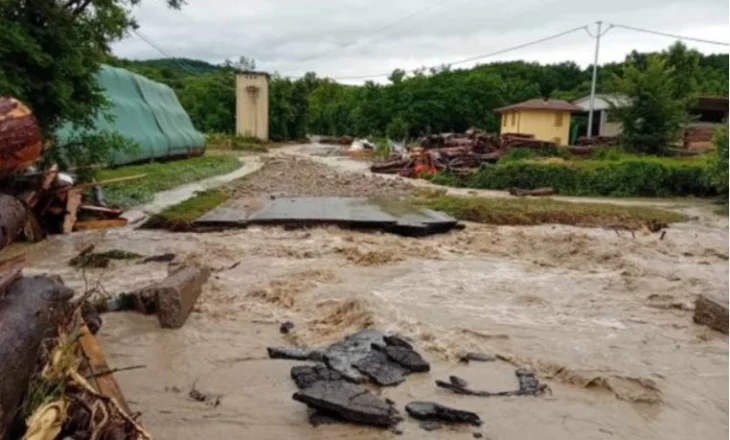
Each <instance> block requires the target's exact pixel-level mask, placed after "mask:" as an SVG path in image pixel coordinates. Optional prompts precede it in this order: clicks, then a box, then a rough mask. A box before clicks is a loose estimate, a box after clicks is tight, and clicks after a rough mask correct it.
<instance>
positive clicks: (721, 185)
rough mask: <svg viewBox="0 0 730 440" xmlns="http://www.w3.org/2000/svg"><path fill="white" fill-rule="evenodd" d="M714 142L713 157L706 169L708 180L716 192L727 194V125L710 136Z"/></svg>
mask: <svg viewBox="0 0 730 440" xmlns="http://www.w3.org/2000/svg"><path fill="white" fill-rule="evenodd" d="M712 142H713V144H715V157H713V159H712V162H711V164H710V167H709V169H708V173H707V174H708V180H709V182H710V184H712V185H713V186H714V187H715V188H716V189H717V192H718V193H720V194H722V195H724V196H727V194H728V125H727V124H726V125H725V126H724V127H720V128H719V129H718V130H717V131H716V132H715V136H714V137H713V138H712Z"/></svg>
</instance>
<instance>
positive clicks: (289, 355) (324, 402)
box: [267, 329, 549, 437]
mask: <svg viewBox="0 0 730 440" xmlns="http://www.w3.org/2000/svg"><path fill="white" fill-rule="evenodd" d="M267 351H268V354H269V358H271V359H289V360H296V361H311V362H314V363H310V364H304V365H295V366H294V367H292V368H291V373H290V375H291V379H292V380H293V381H294V383H295V384H296V387H297V388H298V390H299V391H297V392H296V393H294V395H293V396H292V398H293V399H294V400H296V401H298V402H301V403H304V404H305V405H307V406H308V407H309V408H310V410H311V411H310V413H309V421H310V423H311V424H312V425H314V426H318V425H320V424H324V423H328V424H329V423H342V422H350V423H358V424H364V425H372V426H379V427H386V428H390V429H391V430H394V431H395V432H401V431H400V430H399V429H397V428H396V425H397V424H399V423H400V422H401V421H403V416H402V415H401V412H400V411H399V410H398V409H397V408H396V403H395V402H393V401H391V400H390V399H382V398H380V397H379V395H380V393H379V392H377V390H376V391H373V387H393V386H397V385H399V384H401V383H403V382H404V381H405V380H406V377H407V376H408V375H410V374H417V373H420V374H425V373H428V372H429V371H430V370H431V365H430V364H429V362H428V361H426V360H425V359H424V358H423V356H422V355H421V354H420V353H418V352H417V351H416V350H415V348H414V347H413V345H412V344H411V343H410V342H409V341H408V340H407V339H406V338H404V337H402V336H399V335H396V334H386V333H383V332H381V331H378V330H375V329H365V330H361V331H359V332H357V333H354V334H352V335H350V336H347V337H345V338H344V339H342V340H340V341H338V342H335V343H334V344H332V345H330V346H328V347H325V348H322V349H308V348H302V347H269V348H268V349H267ZM466 358H468V359H472V360H474V361H493V360H495V359H494V358H492V357H490V356H486V355H483V354H480V353H469V354H468V355H467V356H466ZM515 374H516V375H517V377H518V379H519V389H518V390H515V391H501V392H485V391H473V390H471V389H469V388H468V384H467V382H466V381H465V380H463V379H460V378H458V377H456V376H451V378H450V381H451V382H448V383H444V382H442V381H438V380H437V381H436V385H437V386H438V387H442V388H447V389H449V390H451V391H453V392H455V393H457V394H464V395H474V396H482V397H493V396H537V395H541V394H543V393H544V392H545V391H546V390H547V391H549V388H548V387H547V386H546V385H544V384H541V383H540V382H539V381H538V380H537V378H536V377H535V375H534V374H533V373H532V372H530V371H528V370H526V369H518V370H517V371H516V373H515ZM405 413H407V414H408V415H409V416H410V417H412V418H413V419H416V420H418V421H419V426H420V427H421V428H422V429H424V430H428V431H432V430H435V429H439V428H441V427H442V425H443V424H463V425H471V426H477V427H478V426H481V425H482V420H481V418H480V417H479V415H478V414H476V413H473V412H470V411H464V410H460V409H455V408H450V407H447V406H444V405H441V404H439V403H435V402H428V401H413V402H410V403H408V404H406V405H405ZM474 435H475V437H478V436H481V433H479V432H476V433H474Z"/></svg>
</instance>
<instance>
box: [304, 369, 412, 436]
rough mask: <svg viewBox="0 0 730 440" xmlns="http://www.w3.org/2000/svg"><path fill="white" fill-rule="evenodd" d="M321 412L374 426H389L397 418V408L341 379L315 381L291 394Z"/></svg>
mask: <svg viewBox="0 0 730 440" xmlns="http://www.w3.org/2000/svg"><path fill="white" fill-rule="evenodd" d="M292 398H293V399H294V400H296V401H298V402H302V403H304V404H306V405H307V406H309V407H310V408H314V409H316V410H321V411H323V412H325V413H331V414H334V415H336V416H338V417H340V418H342V419H344V420H347V421H350V422H355V423H361V424H365V425H375V426H393V425H395V424H396V423H398V422H399V421H400V420H401V417H400V415H399V414H398V411H397V410H396V409H395V408H393V407H392V406H390V405H388V404H387V403H386V402H385V401H383V400H381V399H380V398H378V397H376V396H375V395H373V394H371V393H370V392H369V391H368V390H366V389H365V388H363V387H361V386H359V385H355V384H352V383H349V382H345V381H343V380H340V381H318V382H315V383H313V384H312V385H311V386H310V387H308V388H305V389H303V390H300V391H298V392H296V393H294V395H293V396H292Z"/></svg>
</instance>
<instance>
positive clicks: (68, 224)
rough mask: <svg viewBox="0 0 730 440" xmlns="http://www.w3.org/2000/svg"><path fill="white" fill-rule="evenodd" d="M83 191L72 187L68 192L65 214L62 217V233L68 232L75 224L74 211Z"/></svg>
mask: <svg viewBox="0 0 730 440" xmlns="http://www.w3.org/2000/svg"><path fill="white" fill-rule="evenodd" d="M82 195H83V191H81V189H79V188H73V189H71V190H70V191H69V192H68V196H67V197H66V216H65V217H64V218H63V230H62V232H63V233H64V234H69V233H70V232H71V231H73V230H74V225H75V224H76V213H77V212H78V210H79V206H80V205H81V196H82Z"/></svg>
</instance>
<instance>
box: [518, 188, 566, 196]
mask: <svg viewBox="0 0 730 440" xmlns="http://www.w3.org/2000/svg"><path fill="white" fill-rule="evenodd" d="M509 193H510V194H511V195H513V196H517V197H525V196H536V197H538V196H552V195H555V190H554V189H552V188H550V187H547V188H535V189H522V188H510V189H509Z"/></svg>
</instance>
